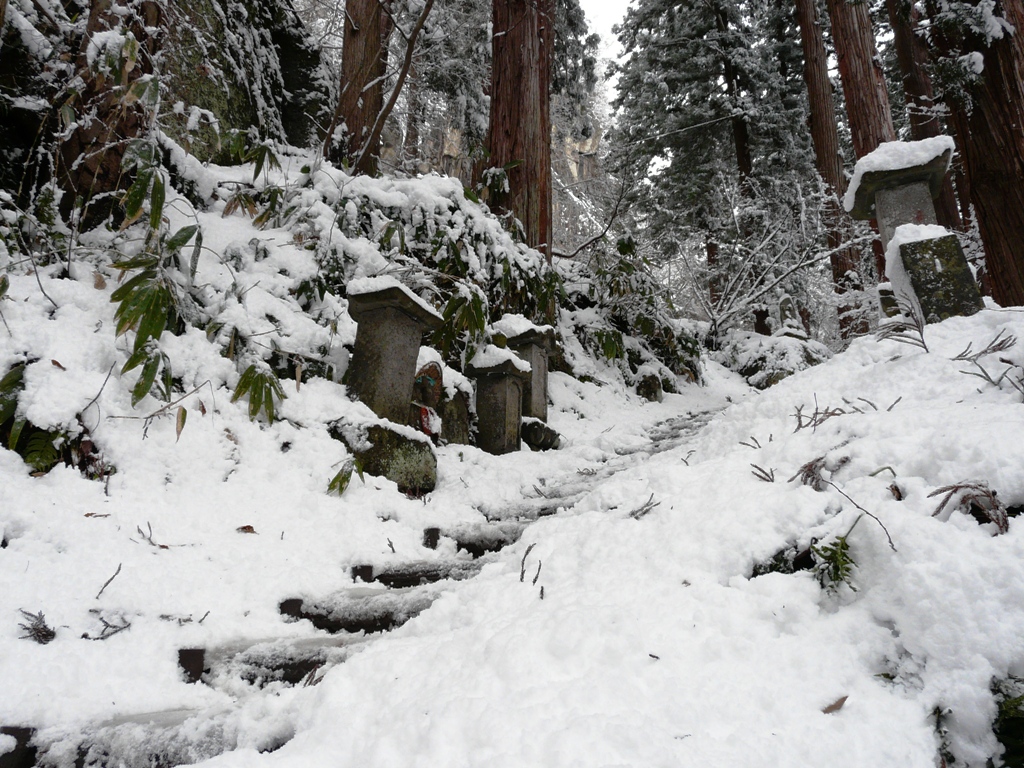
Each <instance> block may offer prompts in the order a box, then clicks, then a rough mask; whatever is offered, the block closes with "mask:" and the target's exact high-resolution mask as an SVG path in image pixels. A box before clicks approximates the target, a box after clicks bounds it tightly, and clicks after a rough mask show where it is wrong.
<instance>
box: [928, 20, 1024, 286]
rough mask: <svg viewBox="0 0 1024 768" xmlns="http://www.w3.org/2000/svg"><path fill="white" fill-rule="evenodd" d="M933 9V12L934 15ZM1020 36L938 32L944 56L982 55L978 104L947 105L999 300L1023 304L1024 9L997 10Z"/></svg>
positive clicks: (973, 92) (975, 99) (976, 95)
mask: <svg viewBox="0 0 1024 768" xmlns="http://www.w3.org/2000/svg"><path fill="white" fill-rule="evenodd" d="M933 5H934V3H933V2H932V3H930V4H929V11H932V10H934V9H933V7H932V6H933ZM993 10H994V12H995V13H996V14H999V15H1002V16H1004V17H1005V18H1006V20H1007V21H1009V23H1010V24H1012V25H1013V26H1014V28H1015V29H1016V33H1015V34H1010V33H1009V31H1004V33H1003V36H1002V38H1001V39H998V40H993V41H992V42H991V43H990V44H989V43H988V41H986V40H985V39H983V38H982V37H981V36H980V35H978V34H976V33H974V32H972V31H970V30H967V29H963V28H956V29H954V28H949V27H936V28H933V36H932V39H933V41H934V44H935V46H936V48H937V50H938V52H939V53H940V54H941V55H946V56H960V55H963V54H964V53H965V52H969V51H979V52H981V54H982V55H983V57H984V69H983V70H982V73H981V76H980V78H979V79H978V81H977V83H976V84H975V85H974V86H973V87H972V88H971V93H970V97H971V103H970V104H965V103H962V102H960V101H956V100H954V99H952V98H951V99H947V106H948V107H949V109H950V122H951V123H952V125H953V129H954V133H955V138H956V140H957V148H958V150H959V152H960V155H961V157H962V158H963V163H964V166H965V168H966V171H967V177H968V179H969V181H970V195H971V202H972V203H973V205H974V213H975V216H977V223H978V230H979V231H980V233H981V239H982V242H983V244H984V246H985V260H986V266H987V268H988V271H989V273H990V275H991V277H992V289H993V297H994V298H995V300H996V301H997V302H999V303H1000V304H1001V305H1003V306H1021V305H1024V250H1022V248H1021V243H1024V130H1022V126H1024V6H1022V4H1021V3H1020V2H1019V0H1014V1H1012V2H997V3H996V6H995V8H994V9H993Z"/></svg>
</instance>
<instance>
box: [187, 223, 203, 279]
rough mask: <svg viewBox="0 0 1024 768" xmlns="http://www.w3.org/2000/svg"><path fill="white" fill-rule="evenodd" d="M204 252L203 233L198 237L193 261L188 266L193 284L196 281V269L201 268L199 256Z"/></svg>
mask: <svg viewBox="0 0 1024 768" xmlns="http://www.w3.org/2000/svg"><path fill="white" fill-rule="evenodd" d="M202 250H203V233H202V232H200V233H199V234H197V235H196V242H195V245H193V246H192V259H191V260H190V261H189V265H188V279H189V282H192V281H194V280H195V279H196V269H198V268H199V254H200V252H201V251H202Z"/></svg>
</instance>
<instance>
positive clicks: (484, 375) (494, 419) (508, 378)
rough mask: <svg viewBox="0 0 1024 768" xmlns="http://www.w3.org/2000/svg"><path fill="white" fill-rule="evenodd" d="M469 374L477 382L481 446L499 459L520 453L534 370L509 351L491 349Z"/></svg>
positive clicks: (472, 364) (479, 357)
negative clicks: (526, 395)
mask: <svg viewBox="0 0 1024 768" xmlns="http://www.w3.org/2000/svg"><path fill="white" fill-rule="evenodd" d="M466 374H467V375H469V376H470V377H472V378H474V379H476V380H477V390H476V413H477V418H478V420H479V431H478V434H477V445H478V446H479V447H480V448H481V449H482V450H485V451H487V452H488V453H493V454H495V455H499V456H500V455H501V454H505V453H510V452H512V451H518V450H519V448H520V446H521V442H520V435H519V429H520V424H521V422H522V410H523V389H524V387H525V386H526V382H527V381H528V380H529V378H530V366H529V365H528V364H527V363H526V362H524V361H523V360H520V359H519V358H518V357H516V355H514V354H513V353H512V352H510V351H509V350H505V349H498V348H497V347H495V346H492V345H488V346H487V347H485V348H484V349H483V350H481V351H480V352H478V353H477V354H476V356H475V357H474V358H473V360H472V361H471V362H470V364H469V365H468V366H467V367H466Z"/></svg>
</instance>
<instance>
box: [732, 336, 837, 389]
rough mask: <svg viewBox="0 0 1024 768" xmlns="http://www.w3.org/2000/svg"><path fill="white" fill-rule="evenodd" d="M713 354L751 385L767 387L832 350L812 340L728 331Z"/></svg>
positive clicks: (829, 353) (804, 367)
mask: <svg viewBox="0 0 1024 768" xmlns="http://www.w3.org/2000/svg"><path fill="white" fill-rule="evenodd" d="M713 357H714V359H715V361H716V362H718V363H721V364H722V365H724V366H725V367H726V368H728V369H729V370H731V371H735V372H736V373H738V374H740V376H742V377H743V378H745V379H746V380H747V383H748V384H750V386H752V387H756V388H757V389H767V388H768V387H770V386H772V385H773V384H778V383H779V382H780V381H782V380H783V379H784V378H786V377H787V376H791V375H793V374H794V373H796V372H797V371H802V370H805V369H807V368H810V367H811V366H814V365H818V364H819V363H823V362H825V361H826V360H828V359H829V358H830V357H832V352H831V351H830V350H829V348H828V347H826V346H825V345H824V344H822V343H820V342H817V341H814V340H811V339H796V338H793V337H791V336H761V335H759V334H756V333H749V332H746V331H730V332H729V334H728V335H727V336H726V338H725V341H724V343H723V344H722V346H721V349H719V350H718V351H717V352H715V353H713Z"/></svg>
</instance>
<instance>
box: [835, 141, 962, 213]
mask: <svg viewBox="0 0 1024 768" xmlns="http://www.w3.org/2000/svg"><path fill="white" fill-rule="evenodd" d="M955 150H956V144H955V142H954V141H953V137H952V136H933V137H931V138H928V139H922V140H920V141H886V142H883V143H881V144H879V145H878V147H877V148H876V149H875V150H874V151H873V152H869V153H868V154H866V155H864V157H862V158H861V159H860V160H858V161H857V165H855V166H854V168H853V178H852V179H850V186H849V187H847V189H846V195H845V196H844V197H843V207H844V208H846V210H847V211H852V210H853V205H854V201H855V200H856V199H857V189H858V188H859V187H860V181H861V179H862V178H863V177H864V174H865V173H875V172H877V171H896V170H900V169H902V168H913V167H915V166H918V165H925V164H926V163H930V162H931V161H932V160H934V159H935V158H937V157H941V156H942V155H943V154H944V153H945V152H949V153H950V157H952V153H953V152H954V151H955Z"/></svg>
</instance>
